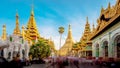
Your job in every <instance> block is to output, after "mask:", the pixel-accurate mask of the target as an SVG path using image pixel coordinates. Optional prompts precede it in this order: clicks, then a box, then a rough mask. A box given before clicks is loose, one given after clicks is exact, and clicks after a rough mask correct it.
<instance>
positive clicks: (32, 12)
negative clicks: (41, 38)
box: [31, 4, 34, 16]
mask: <svg viewBox="0 0 120 68" xmlns="http://www.w3.org/2000/svg"><path fill="white" fill-rule="evenodd" d="M31 15H32V16H34V5H33V4H32V10H31Z"/></svg>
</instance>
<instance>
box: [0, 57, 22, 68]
mask: <svg viewBox="0 0 120 68" xmlns="http://www.w3.org/2000/svg"><path fill="white" fill-rule="evenodd" d="M0 68H23V64H22V61H21V60H20V56H19V55H17V56H16V57H13V60H11V61H7V60H6V59H5V58H4V57H0Z"/></svg>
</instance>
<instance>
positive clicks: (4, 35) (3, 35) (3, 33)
mask: <svg viewBox="0 0 120 68" xmlns="http://www.w3.org/2000/svg"><path fill="white" fill-rule="evenodd" d="M6 38H7V34H6V25H3V30H2V40H6Z"/></svg>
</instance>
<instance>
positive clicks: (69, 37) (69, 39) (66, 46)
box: [59, 25, 74, 56]
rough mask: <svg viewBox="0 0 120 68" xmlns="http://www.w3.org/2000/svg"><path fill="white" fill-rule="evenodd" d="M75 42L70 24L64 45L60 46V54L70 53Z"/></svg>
mask: <svg viewBox="0 0 120 68" xmlns="http://www.w3.org/2000/svg"><path fill="white" fill-rule="evenodd" d="M73 44H74V41H73V37H72V30H71V25H69V29H68V35H67V39H66V41H65V43H64V45H63V46H62V48H60V50H59V52H60V55H61V56H66V55H68V53H69V52H70V51H71V49H72V46H73Z"/></svg>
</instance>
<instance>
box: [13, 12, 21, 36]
mask: <svg viewBox="0 0 120 68" xmlns="http://www.w3.org/2000/svg"><path fill="white" fill-rule="evenodd" d="M18 19H19V16H18V13H16V26H15V29H14V32H13V34H15V35H20V29H19V20H18Z"/></svg>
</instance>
